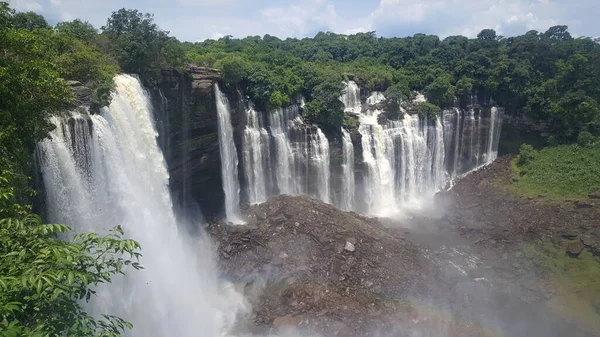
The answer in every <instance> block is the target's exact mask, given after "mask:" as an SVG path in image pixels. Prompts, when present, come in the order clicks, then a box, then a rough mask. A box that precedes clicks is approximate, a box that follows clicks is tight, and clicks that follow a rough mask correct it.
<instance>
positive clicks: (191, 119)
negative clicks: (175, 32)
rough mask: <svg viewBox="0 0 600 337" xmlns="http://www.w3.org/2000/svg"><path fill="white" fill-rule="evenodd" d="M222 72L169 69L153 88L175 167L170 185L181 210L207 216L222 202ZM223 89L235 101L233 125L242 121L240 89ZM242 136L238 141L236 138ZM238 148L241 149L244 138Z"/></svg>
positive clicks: (170, 162)
mask: <svg viewBox="0 0 600 337" xmlns="http://www.w3.org/2000/svg"><path fill="white" fill-rule="evenodd" d="M220 79H221V75H220V74H219V72H218V71H217V70H214V69H210V68H202V67H194V66H189V67H188V68H187V70H186V71H183V72H182V71H179V70H176V69H166V70H164V71H163V81H162V82H161V83H159V85H158V86H157V87H156V88H153V89H152V100H153V104H154V111H155V114H156V117H157V129H158V132H159V144H160V146H161V148H162V150H163V153H164V155H165V159H166V161H167V164H168V167H169V173H170V187H171V189H172V195H173V196H174V199H175V200H174V201H175V204H176V207H179V208H181V209H180V211H184V212H179V213H186V214H189V215H190V216H191V217H195V214H194V213H196V211H197V210H201V212H202V214H203V215H204V216H205V217H207V218H213V217H215V216H218V215H219V214H220V212H221V208H222V206H223V200H224V194H223V188H222V183H221V162H220V157H219V140H218V124H217V111H216V102H215V97H214V90H213V86H214V85H215V84H216V83H219V81H220ZM224 92H225V93H226V94H227V96H228V97H229V100H230V103H231V105H232V119H233V123H234V128H237V126H238V125H239V121H240V118H239V109H238V106H239V98H238V97H239V95H238V93H237V92H235V91H227V90H224ZM236 142H237V141H236ZM236 145H238V149H239V144H236Z"/></svg>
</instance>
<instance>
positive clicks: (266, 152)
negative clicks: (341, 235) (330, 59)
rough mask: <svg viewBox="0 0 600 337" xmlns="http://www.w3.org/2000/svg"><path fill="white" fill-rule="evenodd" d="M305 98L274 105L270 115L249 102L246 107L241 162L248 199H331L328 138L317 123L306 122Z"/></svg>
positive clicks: (250, 200)
mask: <svg viewBox="0 0 600 337" xmlns="http://www.w3.org/2000/svg"><path fill="white" fill-rule="evenodd" d="M302 102H303V99H302V98H300V100H299V103H298V104H293V105H291V106H290V107H287V108H281V109H276V110H275V111H273V112H270V113H268V116H267V117H268V118H266V119H263V116H262V114H261V113H260V112H259V111H256V110H254V108H252V105H251V104H250V106H249V107H248V108H247V109H246V117H247V124H246V128H245V130H244V137H243V144H242V146H243V149H242V150H243V151H242V153H243V158H242V159H243V161H242V164H243V167H244V172H245V177H246V181H245V186H244V191H245V195H246V196H247V199H248V200H247V201H248V202H249V203H250V204H256V203H261V202H264V201H266V200H267V198H269V197H271V196H274V195H278V194H288V195H310V196H312V197H314V198H317V199H319V200H322V201H324V202H329V201H330V198H331V186H330V180H331V169H330V164H329V162H330V158H329V157H330V154H329V141H328V139H327V137H326V136H325V135H324V134H323V132H322V131H321V130H320V129H319V128H317V127H314V126H311V125H307V124H306V123H304V121H303V120H302V118H301V117H300V114H299V112H300V106H301V104H302ZM265 120H266V123H265V124H266V125H263V122H264V121H265Z"/></svg>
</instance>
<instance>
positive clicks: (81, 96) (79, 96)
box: [67, 81, 92, 107]
mask: <svg viewBox="0 0 600 337" xmlns="http://www.w3.org/2000/svg"><path fill="white" fill-rule="evenodd" d="M67 85H68V86H69V87H70V88H71V90H73V94H74V95H75V101H73V106H74V107H80V106H90V105H91V104H92V89H90V88H89V87H87V86H85V85H83V84H82V83H81V82H79V81H67Z"/></svg>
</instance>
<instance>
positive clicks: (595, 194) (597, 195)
mask: <svg viewBox="0 0 600 337" xmlns="http://www.w3.org/2000/svg"><path fill="white" fill-rule="evenodd" d="M588 198H590V199H600V191H598V192H593V193H590V194H588Z"/></svg>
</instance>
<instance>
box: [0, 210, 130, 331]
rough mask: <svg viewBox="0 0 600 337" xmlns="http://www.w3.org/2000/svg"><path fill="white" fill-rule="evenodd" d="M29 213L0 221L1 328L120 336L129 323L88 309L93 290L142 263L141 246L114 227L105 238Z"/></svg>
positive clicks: (3, 329)
mask: <svg viewBox="0 0 600 337" xmlns="http://www.w3.org/2000/svg"><path fill="white" fill-rule="evenodd" d="M68 231H69V228H68V227H66V226H63V225H46V224H42V222H41V219H40V218H39V217H37V216H34V215H28V216H25V217H23V218H20V219H15V218H7V219H2V220H0V254H1V255H2V257H3V258H2V260H1V261H0V289H1V290H2V291H0V317H1V318H2V320H1V321H0V330H2V331H4V332H3V334H4V335H6V336H23V335H26V336H119V335H120V333H121V332H122V331H123V330H124V329H125V328H131V327H132V326H131V324H130V323H128V322H125V321H123V320H122V319H120V318H118V317H114V316H109V315H104V316H103V319H102V320H99V321H96V320H95V319H94V318H93V317H91V316H90V315H88V314H87V313H86V312H85V311H84V310H83V306H82V303H81V301H82V300H84V301H86V302H89V301H90V300H91V299H92V296H94V295H95V290H94V289H95V288H96V287H97V286H98V285H99V284H101V283H107V282H110V281H111V278H112V276H113V275H116V274H123V272H124V270H125V267H126V266H128V265H131V266H132V267H133V268H135V269H140V268H141V266H140V265H139V264H138V262H137V261H138V259H139V257H140V253H139V249H140V246H139V244H138V243H137V242H135V241H133V240H125V239H123V238H122V235H123V231H122V230H121V228H119V227H116V228H115V229H113V230H112V231H111V233H110V234H109V235H107V236H104V237H102V236H98V235H97V234H81V235H76V236H75V238H74V239H73V240H72V241H71V242H68V241H65V240H60V239H59V238H58V235H59V234H61V235H64V234H65V233H67V232H68Z"/></svg>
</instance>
